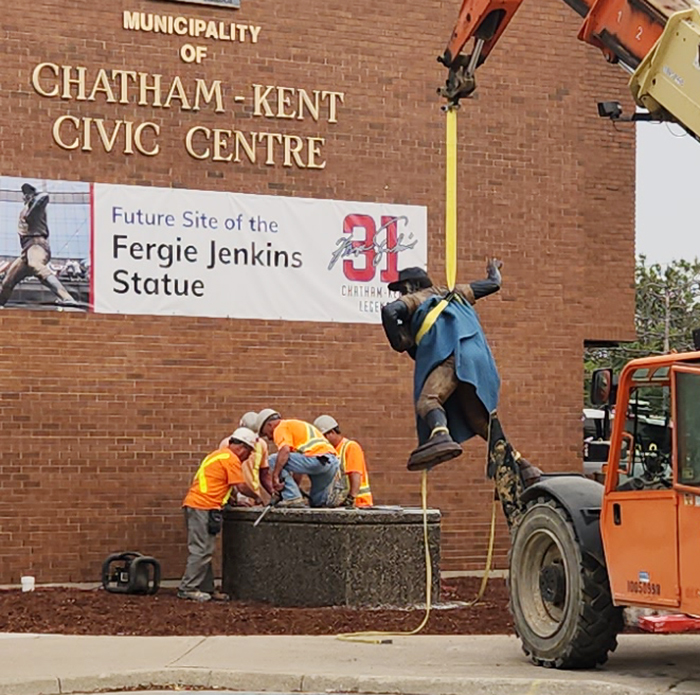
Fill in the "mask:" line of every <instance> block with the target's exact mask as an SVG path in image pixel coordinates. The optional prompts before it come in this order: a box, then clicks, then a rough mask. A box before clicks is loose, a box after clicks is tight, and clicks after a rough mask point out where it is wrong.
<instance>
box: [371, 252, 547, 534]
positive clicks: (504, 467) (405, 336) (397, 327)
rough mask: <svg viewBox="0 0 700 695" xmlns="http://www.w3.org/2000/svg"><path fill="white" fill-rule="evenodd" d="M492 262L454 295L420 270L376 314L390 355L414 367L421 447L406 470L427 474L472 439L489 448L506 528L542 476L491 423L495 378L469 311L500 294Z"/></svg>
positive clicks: (393, 286) (408, 272)
mask: <svg viewBox="0 0 700 695" xmlns="http://www.w3.org/2000/svg"><path fill="white" fill-rule="evenodd" d="M501 267H502V263H501V262H500V261H498V260H497V259H495V258H492V259H489V260H488V261H487V265H486V278H485V279H484V280H477V281H475V282H471V283H470V284H468V285H458V286H457V288H456V289H455V291H454V292H448V291H447V290H446V289H444V288H438V287H435V286H434V285H433V282H432V280H431V279H430V277H429V276H428V274H427V273H426V272H425V270H423V269H422V268H406V269H404V270H402V271H401V272H400V273H399V277H398V280H396V281H394V282H391V283H389V290H391V291H394V292H398V293H399V294H400V295H401V296H400V297H399V298H398V299H397V300H396V301H394V302H391V303H390V304H387V305H385V306H384V307H383V308H382V324H383V326H384V331H385V333H386V336H387V338H388V339H389V342H390V344H391V347H392V348H393V349H394V350H396V351H397V352H408V354H409V355H410V356H411V357H412V358H413V359H414V360H415V369H414V391H413V395H414V401H415V410H416V415H417V429H418V440H419V446H418V447H417V448H416V449H414V450H413V451H412V452H411V455H410V457H409V459H408V469H409V470H422V469H426V468H432V467H433V466H436V465H438V464H440V463H442V462H444V461H448V460H450V459H452V458H455V457H457V456H460V455H461V453H462V447H461V445H460V443H461V442H464V441H466V440H468V439H470V438H471V437H473V436H474V435H475V434H476V435H479V436H480V437H482V438H483V439H485V440H486V441H488V452H489V454H488V462H487V475H488V476H489V477H495V478H496V488H497V491H498V494H499V497H500V499H501V502H502V505H503V508H504V512H505V514H506V519H507V520H508V523H509V524H511V525H512V524H513V523H514V522H515V518H516V516H517V514H518V513H519V511H521V510H520V506H519V502H518V500H519V498H520V494H521V493H522V490H523V489H524V487H525V486H526V485H529V484H531V483H532V482H534V481H535V480H537V479H538V478H539V475H540V471H539V470H538V469H537V468H535V467H534V466H532V465H531V464H529V463H528V462H527V461H525V460H524V459H522V458H521V457H520V454H518V452H516V451H515V449H513V447H512V446H511V445H510V444H509V443H508V441H507V439H506V438H505V435H504V434H503V430H502V429H501V426H500V422H499V421H498V418H497V416H496V406H497V404H498V393H499V387H500V378H499V376H498V370H497V368H496V363H495V361H494V359H493V355H492V354H491V350H490V349H489V346H488V343H487V341H486V336H485V335H484V331H483V329H482V327H481V324H480V323H479V319H478V317H477V314H476V311H475V310H474V308H473V305H474V303H475V302H476V301H477V300H479V299H481V298H483V297H487V296H488V295H490V294H493V293H494V292H498V290H499V289H500V288H501V273H500V268H501Z"/></svg>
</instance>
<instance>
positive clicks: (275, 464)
mask: <svg viewBox="0 0 700 695" xmlns="http://www.w3.org/2000/svg"><path fill="white" fill-rule="evenodd" d="M258 433H259V434H260V435H261V436H264V437H266V438H267V439H271V440H272V441H273V442H274V443H275V446H276V447H277V453H276V454H273V455H272V456H270V459H269V464H270V470H271V471H272V487H273V488H274V489H275V491H277V492H280V493H281V494H282V500H281V502H280V503H279V505H280V506H283V507H285V506H286V507H301V506H306V504H305V502H304V499H303V497H302V493H301V490H300V489H299V485H298V483H297V481H296V480H295V476H294V474H297V475H299V474H301V475H306V476H308V478H309V480H310V481H311V489H310V490H309V502H310V505H311V506H312V507H339V506H340V505H341V504H342V503H343V501H344V499H345V494H344V490H345V484H344V480H343V479H344V476H343V474H342V472H341V470H340V461H339V460H338V456H337V454H336V451H335V449H334V448H333V446H332V445H331V443H330V442H329V441H328V440H327V439H326V438H325V437H324V436H323V435H322V434H321V433H320V432H319V431H318V430H317V429H316V428H315V427H314V426H313V425H311V424H309V423H308V422H304V421H303V420H291V419H289V420H287V419H282V416H281V415H280V414H279V413H278V412H277V411H276V410H273V409H272V408H265V409H264V410H261V411H260V413H258Z"/></svg>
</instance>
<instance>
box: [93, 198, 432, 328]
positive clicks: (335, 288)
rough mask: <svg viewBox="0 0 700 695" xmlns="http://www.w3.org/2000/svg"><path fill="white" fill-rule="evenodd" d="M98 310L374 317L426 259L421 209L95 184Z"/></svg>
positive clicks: (340, 318)
mask: <svg viewBox="0 0 700 695" xmlns="http://www.w3.org/2000/svg"><path fill="white" fill-rule="evenodd" d="M93 205H94V208H93V215H94V218H93V219H94V225H93V253H92V272H93V275H92V277H93V282H94V287H93V293H92V297H93V303H94V310H95V311H96V312H102V313H124V314H156V315H163V314H171V315H179V316H213V317H231V318H242V319H244V318H249V319H281V320H287V321H323V322H328V321H337V322H343V323H379V322H380V320H381V319H380V310H381V305H382V304H385V303H386V302H387V301H389V300H390V299H391V298H392V297H391V294H390V293H389V292H388V291H387V283H388V282H390V281H392V280H395V279H396V276H397V274H398V270H399V269H401V268H405V267H408V266H420V267H422V268H425V267H426V265H427V208H426V207H424V206H414V205H392V204H384V203H354V202H348V201H337V200H313V199H308V198H285V197H281V196H264V195H248V194H242V193H220V192H214V191H188V190H181V189H172V188H144V187H137V186H118V185H108V184H95V185H94V203H93Z"/></svg>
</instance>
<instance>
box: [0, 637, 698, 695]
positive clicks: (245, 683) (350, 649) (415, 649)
mask: <svg viewBox="0 0 700 695" xmlns="http://www.w3.org/2000/svg"><path fill="white" fill-rule="evenodd" d="M171 685H180V686H198V687H202V688H227V689H230V690H242V691H248V692H251V691H268V692H269V691H272V692H286V693H291V692H307V693H323V692H327V691H341V692H363V693H403V694H410V695H467V694H468V693H479V694H483V695H588V694H589V693H590V694H591V695H593V693H596V694H597V695H600V694H601V693H610V694H611V695H612V694H613V693H614V694H615V695H648V694H649V693H662V692H663V693H673V694H674V695H686V694H690V693H693V694H694V695H698V693H700V636H695V635H693V636H690V635H681V636H660V635H625V636H623V637H622V638H621V639H620V646H619V647H618V650H617V652H616V653H615V654H613V655H612V657H611V659H610V661H609V663H608V664H607V665H606V667H605V668H603V669H598V670H596V671H553V670H548V669H542V668H536V667H534V666H532V665H531V664H530V663H529V662H528V661H527V660H526V659H525V657H524V656H523V654H522V652H521V650H520V643H519V642H518V641H517V640H516V639H515V638H514V637H505V636H494V637H491V636H483V637H464V636H417V637H395V638H393V643H392V644H384V645H371V644H356V643H348V642H341V641H339V640H336V639H334V638H333V637H283V636H274V637H263V636H251V637H73V636H59V635H11V634H3V635H0V695H43V694H44V693H45V694H47V695H49V694H53V693H78V692H94V691H97V690H119V689H121V688H133V687H138V686H141V687H150V686H153V687H156V688H157V687H165V686H171Z"/></svg>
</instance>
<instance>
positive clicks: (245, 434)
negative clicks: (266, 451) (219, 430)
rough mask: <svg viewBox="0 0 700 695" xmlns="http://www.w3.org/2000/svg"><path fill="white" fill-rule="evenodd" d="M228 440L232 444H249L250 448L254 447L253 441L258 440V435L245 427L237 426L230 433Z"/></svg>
mask: <svg viewBox="0 0 700 695" xmlns="http://www.w3.org/2000/svg"><path fill="white" fill-rule="evenodd" d="M229 441H231V442H232V443H233V444H235V443H237V442H240V443H242V444H245V445H246V446H249V447H250V448H251V449H254V448H255V443H256V442H257V441H258V435H257V434H255V432H253V430H251V429H248V428H247V427H239V428H238V429H237V430H236V431H235V432H234V433H233V434H232V435H231V437H230V439H229Z"/></svg>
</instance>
